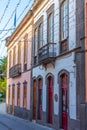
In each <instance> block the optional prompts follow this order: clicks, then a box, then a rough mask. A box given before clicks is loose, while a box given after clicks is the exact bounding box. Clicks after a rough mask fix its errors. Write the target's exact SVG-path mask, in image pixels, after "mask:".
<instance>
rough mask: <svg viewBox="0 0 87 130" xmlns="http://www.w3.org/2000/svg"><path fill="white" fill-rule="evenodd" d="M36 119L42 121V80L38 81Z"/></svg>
mask: <svg viewBox="0 0 87 130" xmlns="http://www.w3.org/2000/svg"><path fill="white" fill-rule="evenodd" d="M38 119H40V120H41V119H42V79H39V81H38Z"/></svg>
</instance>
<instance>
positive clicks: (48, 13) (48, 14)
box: [47, 4, 54, 43]
mask: <svg viewBox="0 0 87 130" xmlns="http://www.w3.org/2000/svg"><path fill="white" fill-rule="evenodd" d="M51 14H52V24H53V26H52V30H53V31H52V33H53V34H52V41H49V16H51ZM49 42H52V43H53V42H54V4H52V5H51V6H50V8H49V9H48V10H47V43H49Z"/></svg>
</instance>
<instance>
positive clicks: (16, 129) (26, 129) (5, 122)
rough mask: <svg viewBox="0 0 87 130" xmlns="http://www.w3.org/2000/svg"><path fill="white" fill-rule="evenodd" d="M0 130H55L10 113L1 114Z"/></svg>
mask: <svg viewBox="0 0 87 130" xmlns="http://www.w3.org/2000/svg"><path fill="white" fill-rule="evenodd" d="M0 130H53V129H52V128H49V127H46V126H41V125H39V124H37V123H34V122H29V121H26V120H23V119H20V118H18V117H15V116H11V115H9V114H0Z"/></svg>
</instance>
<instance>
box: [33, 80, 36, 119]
mask: <svg viewBox="0 0 87 130" xmlns="http://www.w3.org/2000/svg"><path fill="white" fill-rule="evenodd" d="M33 119H36V80H34V86H33Z"/></svg>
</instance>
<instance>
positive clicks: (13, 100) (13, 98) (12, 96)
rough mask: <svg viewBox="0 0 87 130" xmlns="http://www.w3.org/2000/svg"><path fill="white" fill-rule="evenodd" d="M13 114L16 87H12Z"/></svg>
mask: <svg viewBox="0 0 87 130" xmlns="http://www.w3.org/2000/svg"><path fill="white" fill-rule="evenodd" d="M12 114H14V87H12Z"/></svg>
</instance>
